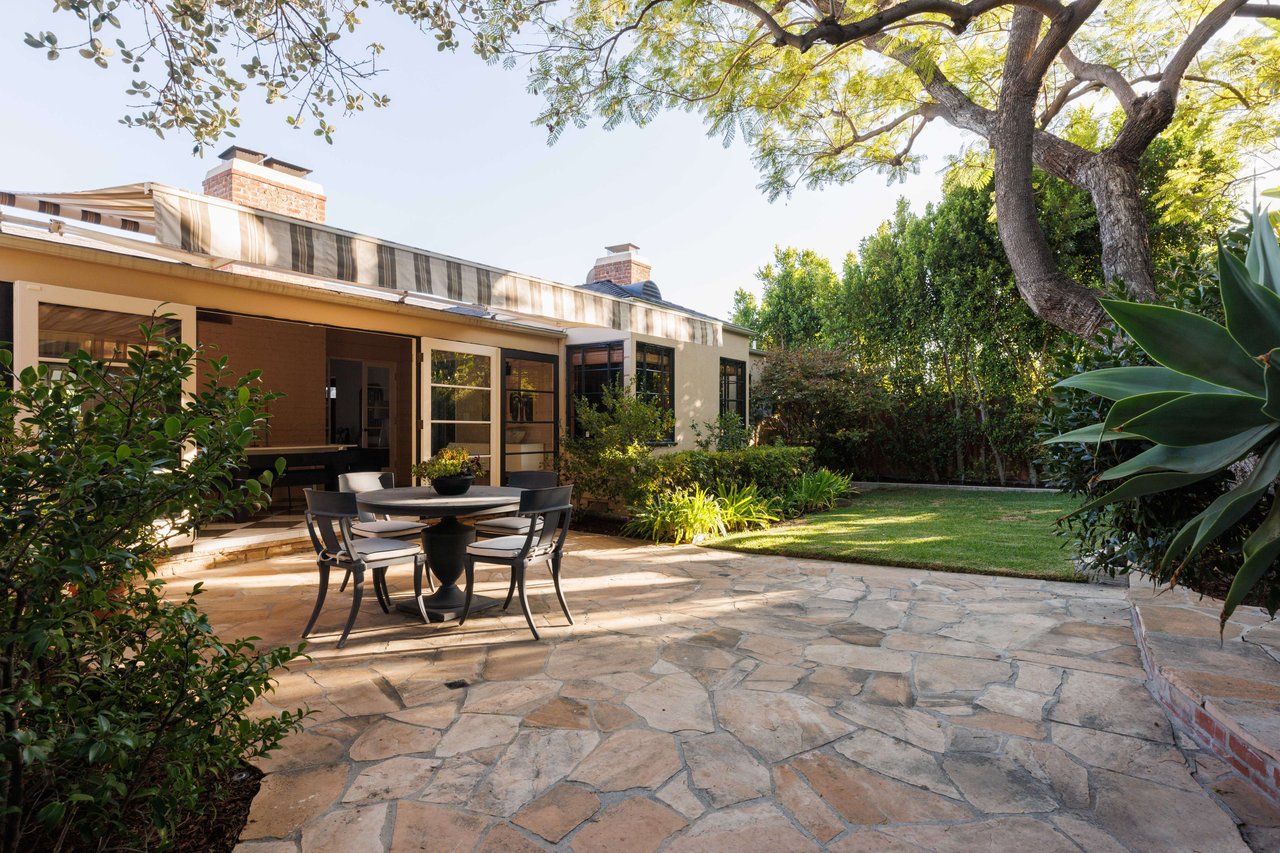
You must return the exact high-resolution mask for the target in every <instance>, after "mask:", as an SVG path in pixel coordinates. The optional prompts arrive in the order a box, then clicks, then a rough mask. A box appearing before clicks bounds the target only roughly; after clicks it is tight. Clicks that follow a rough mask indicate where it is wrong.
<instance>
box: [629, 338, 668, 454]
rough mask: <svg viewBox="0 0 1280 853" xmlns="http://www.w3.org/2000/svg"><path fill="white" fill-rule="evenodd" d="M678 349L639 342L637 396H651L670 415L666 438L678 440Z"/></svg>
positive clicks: (637, 346)
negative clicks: (676, 400)
mask: <svg viewBox="0 0 1280 853" xmlns="http://www.w3.org/2000/svg"><path fill="white" fill-rule="evenodd" d="M675 371H676V351H675V350H673V349H672V348H671V347H660V346H657V345H655V344H646V343H640V342H637V343H636V396H638V397H641V398H643V399H647V400H649V401H650V402H652V403H653V404H654V405H656V406H657V407H658V408H659V409H660V410H662V411H663V412H666V413H667V415H668V416H669V418H668V424H669V430H668V432H667V435H666V436H665V440H666V441H669V442H671V441H675V440H676V427H675V397H674V389H675V384H676V381H675V380H676V375H675Z"/></svg>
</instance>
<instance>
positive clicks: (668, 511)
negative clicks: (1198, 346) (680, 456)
mask: <svg viewBox="0 0 1280 853" xmlns="http://www.w3.org/2000/svg"><path fill="white" fill-rule="evenodd" d="M622 532H623V534H624V535H626V536H636V537H639V538H643V539H652V540H653V541H654V542H671V543H673V544H676V545H679V544H680V543H681V542H693V541H696V540H698V539H701V538H703V537H705V536H723V535H724V534H725V523H724V510H723V507H722V506H721V504H720V501H719V499H718V498H717V497H716V496H715V495H713V494H711V493H710V492H708V491H707V490H705V489H703V488H702V487H701V486H695V487H694V488H693V489H691V490H686V489H679V490H677V491H674V492H662V493H659V494H653V495H649V496H648V497H646V498H645V499H644V501H643V502H642V503H641V504H640V505H639V506H636V507H634V508H633V509H632V511H631V518H630V519H629V520H628V521H627V523H626V524H625V525H623V528H622Z"/></svg>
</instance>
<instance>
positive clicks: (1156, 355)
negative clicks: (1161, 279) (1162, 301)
mask: <svg viewBox="0 0 1280 853" xmlns="http://www.w3.org/2000/svg"><path fill="white" fill-rule="evenodd" d="M1102 307H1103V308H1105V309H1106V311H1107V313H1108V314H1110V315H1111V318H1112V319H1113V320H1115V321H1116V323H1117V324H1118V325H1119V326H1120V328H1122V329H1124V330H1125V332H1127V333H1128V334H1129V336H1130V337H1132V338H1133V339H1134V341H1136V342H1137V343H1138V345H1139V346H1140V347H1142V349H1143V350H1144V351H1145V352H1146V354H1147V355H1149V356H1151V357H1152V358H1153V359H1155V360H1156V361H1158V362H1159V363H1160V364H1163V365H1164V366H1165V367H1167V368H1169V369H1170V370H1176V371H1178V372H1179V373H1185V374H1187V375H1188V376H1194V377H1196V378H1197V379H1202V380H1204V381H1205V382H1212V383H1213V384H1215V385H1224V386H1226V387H1227V388H1235V389H1236V390H1238V391H1244V392H1245V393H1247V394H1257V395H1261V394H1262V393H1263V389H1262V365H1260V364H1259V363H1258V362H1256V361H1254V360H1253V359H1252V358H1250V356H1249V353H1247V352H1245V351H1244V350H1243V349H1241V348H1240V345H1239V344H1237V343H1236V341H1235V339H1234V338H1232V337H1231V333H1230V332H1228V331H1227V329H1226V327H1225V326H1220V325H1218V324H1217V323H1215V322H1213V321H1212V320H1210V319H1208V318H1207V317H1201V316H1200V315H1199V314H1192V313H1190V312H1189V311H1180V310H1179V309H1177V308H1166V307H1164V306H1163V305H1147V304H1145V303H1140V302H1122V301H1119V300H1114V299H1103V300H1102Z"/></svg>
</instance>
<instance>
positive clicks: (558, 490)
mask: <svg viewBox="0 0 1280 853" xmlns="http://www.w3.org/2000/svg"><path fill="white" fill-rule="evenodd" d="M572 497H573V486H557V487H555V488H552V489H529V490H527V491H525V492H524V493H523V494H521V495H520V511H519V513H518V515H519V516H520V517H521V518H525V519H528V520H529V525H530V526H529V530H528V532H527V533H525V534H524V535H522V536H519V535H517V536H500V537H498V538H496V539H486V540H484V541H481V542H473V543H471V544H470V545H468V546H467V556H466V562H465V564H464V565H465V570H466V576H467V597H466V601H465V602H464V603H463V605H462V618H461V619H459V620H458V624H459V625H462V624H464V623H465V622H466V621H467V615H468V614H469V613H470V612H471V600H472V595H473V593H474V591H475V586H476V583H475V568H476V563H495V564H498V565H502V566H507V567H509V568H510V569H511V585H510V586H509V587H508V588H507V600H506V602H505V603H504V604H503V605H502V609H503V610H506V609H507V608H508V607H510V606H511V597H512V596H513V595H514V594H515V592H516V591H517V590H519V592H520V609H521V610H523V611H524V619H525V621H526V622H528V623H529V630H530V631H532V632H533V638H534V639H535V640H536V639H539V637H538V629H537V628H536V627H534V624H533V614H532V613H530V612H529V597H528V595H526V594H525V574H526V572H527V570H528V568H529V566H532V565H538V564H540V563H546V564H547V565H548V566H549V567H550V569H551V581H552V583H553V584H554V585H555V589H556V598H557V599H558V600H559V601H560V609H561V610H563V611H564V616H565V618H566V619H568V620H569V624H570V625H572V624H573V615H572V614H571V613H569V605H568V604H566V603H565V600H564V592H563V591H562V590H561V589H560V563H561V559H562V557H563V556H564V540H565V536H566V535H567V534H568V532H569V520H570V518H571V517H572V515H573V508H572V506H571V504H570V500H571V499H572Z"/></svg>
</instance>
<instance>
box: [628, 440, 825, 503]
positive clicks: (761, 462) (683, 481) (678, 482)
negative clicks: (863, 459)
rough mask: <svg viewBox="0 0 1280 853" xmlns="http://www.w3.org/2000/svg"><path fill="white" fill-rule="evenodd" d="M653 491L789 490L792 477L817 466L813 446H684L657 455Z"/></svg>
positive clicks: (767, 492)
mask: <svg viewBox="0 0 1280 853" xmlns="http://www.w3.org/2000/svg"><path fill="white" fill-rule="evenodd" d="M654 461H655V462H656V463H657V468H658V474H657V477H655V478H654V481H653V483H652V484H651V486H650V491H651V492H673V491H676V490H678V489H692V488H694V487H701V488H703V489H707V490H714V489H715V487H716V484H717V483H723V484H724V485H726V486H739V487H741V486H749V485H752V484H754V485H755V486H756V488H757V489H759V491H760V493H761V494H763V495H783V494H786V491H787V488H788V486H790V485H791V483H792V481H794V480H797V479H799V478H800V477H801V476H803V475H805V474H807V473H809V472H810V471H812V470H814V467H813V448H812V447H782V446H777V445H758V446H756V447H747V448H744V449H742V450H724V451H703V450H684V451H680V452H678V453H666V454H662V455H659V456H655V457H654Z"/></svg>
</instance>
